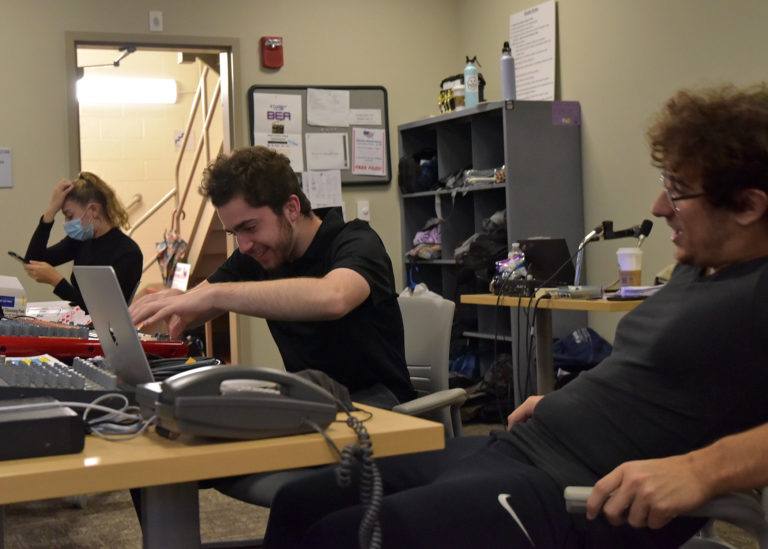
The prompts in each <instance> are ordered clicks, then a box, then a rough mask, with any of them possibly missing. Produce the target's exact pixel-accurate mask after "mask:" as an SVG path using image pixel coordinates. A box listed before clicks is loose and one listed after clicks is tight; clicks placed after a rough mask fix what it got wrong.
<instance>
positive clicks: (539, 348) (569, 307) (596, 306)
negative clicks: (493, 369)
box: [461, 294, 642, 405]
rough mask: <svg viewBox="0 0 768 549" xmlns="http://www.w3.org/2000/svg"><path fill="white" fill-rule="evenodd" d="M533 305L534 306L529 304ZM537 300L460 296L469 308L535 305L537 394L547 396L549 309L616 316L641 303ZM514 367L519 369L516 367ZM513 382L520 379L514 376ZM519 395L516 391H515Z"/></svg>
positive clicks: (550, 380)
mask: <svg viewBox="0 0 768 549" xmlns="http://www.w3.org/2000/svg"><path fill="white" fill-rule="evenodd" d="M532 302H533V303H532ZM535 302H536V299H534V298H530V297H514V296H503V297H502V298H501V300H499V296H497V295H494V294H465V295H462V296H461V303H468V304H471V305H492V306H496V305H499V306H502V307H528V306H530V307H533V306H534V305H535V306H536V310H537V312H536V322H535V325H534V330H535V334H536V392H537V393H538V394H543V393H548V392H549V391H551V390H552V389H554V387H555V367H554V359H553V352H552V310H554V309H559V310H563V311H596V312H604V313H616V312H626V311H631V310H632V309H634V308H635V307H637V306H638V305H639V304H640V303H642V300H640V299H637V300H634V299H633V300H623V301H608V300H607V299H567V298H554V299H540V300H538V305H536V304H535ZM515 367H516V368H517V367H519V366H518V365H515ZM515 379H519V378H518V377H517V376H515ZM515 393H516V395H518V391H517V390H516V391H515ZM520 400H521V398H520V396H519V395H518V396H516V397H515V405H518V404H520Z"/></svg>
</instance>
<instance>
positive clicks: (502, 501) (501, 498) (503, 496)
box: [499, 494, 536, 547]
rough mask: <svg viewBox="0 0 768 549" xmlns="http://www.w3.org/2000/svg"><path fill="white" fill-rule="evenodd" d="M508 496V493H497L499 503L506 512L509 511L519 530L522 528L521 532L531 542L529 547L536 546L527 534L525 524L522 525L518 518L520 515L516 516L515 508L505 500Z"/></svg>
mask: <svg viewBox="0 0 768 549" xmlns="http://www.w3.org/2000/svg"><path fill="white" fill-rule="evenodd" d="M508 497H509V494H499V505H501V506H502V507H503V508H504V509H505V510H506V511H507V513H509V514H510V515H511V516H512V518H513V519H514V521H515V522H516V523H517V525H518V526H519V527H520V530H522V531H523V534H525V537H526V538H528V541H529V542H530V543H531V547H536V544H535V543H533V540H532V539H531V536H530V535H529V534H528V530H526V529H525V526H523V523H522V521H521V520H520V517H518V516H517V513H515V510H514V509H512V506H511V505H510V504H509V502H508V501H507V498H508Z"/></svg>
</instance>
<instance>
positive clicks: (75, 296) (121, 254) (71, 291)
mask: <svg viewBox="0 0 768 549" xmlns="http://www.w3.org/2000/svg"><path fill="white" fill-rule="evenodd" d="M52 227H53V223H45V222H44V221H43V218H42V217H40V223H39V224H38V225H37V229H35V232H34V234H33V235H32V239H31V240H30V241H29V247H28V248H27V254H26V256H25V257H26V259H32V260H35V261H45V262H46V263H49V264H51V265H52V266H54V267H56V266H58V265H61V264H63V263H67V262H69V261H74V264H75V265H109V266H111V267H112V268H113V269H114V270H115V275H117V281H118V282H119V283H120V289H121V290H122V291H123V297H124V298H125V300H126V302H127V301H129V300H130V298H131V295H132V294H133V292H134V290H135V289H136V286H137V285H138V283H139V280H140V279H141V270H142V261H143V256H142V254H141V249H140V248H139V245H138V244H136V242H134V241H133V239H132V238H131V237H130V236H128V235H126V234H125V233H123V232H122V231H121V230H120V229H118V228H117V227H114V228H112V229H110V230H109V231H107V232H106V233H105V234H103V235H101V236H100V237H98V238H92V239H90V240H82V241H81V240H75V239H74V238H70V237H68V236H66V237H64V239H62V240H61V241H60V242H58V243H56V244H54V245H53V246H51V247H50V248H49V247H47V246H48V239H49V238H50V236H51V228H52ZM70 281H71V283H70V282H68V281H67V279H65V278H63V279H61V281H60V282H59V283H58V284H57V285H56V287H55V288H54V289H53V293H55V294H56V295H57V296H59V297H60V298H61V299H63V300H66V301H69V302H71V303H75V304H76V305H79V306H80V308H82V309H83V310H84V311H87V310H88V309H87V308H86V306H85V301H83V296H82V295H81V294H80V289H79V288H78V286H77V280H76V279H75V275H74V273H73V274H72V276H71V277H70Z"/></svg>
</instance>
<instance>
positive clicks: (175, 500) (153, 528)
mask: <svg viewBox="0 0 768 549" xmlns="http://www.w3.org/2000/svg"><path fill="white" fill-rule="evenodd" d="M197 491H198V488H197V482H184V483H180V484H167V485H164V486H149V487H146V488H142V489H141V531H142V535H143V537H144V544H143V547H144V549H192V548H195V547H200V509H199V501H198V493H197Z"/></svg>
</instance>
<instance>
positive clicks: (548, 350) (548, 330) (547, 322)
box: [535, 309, 555, 395]
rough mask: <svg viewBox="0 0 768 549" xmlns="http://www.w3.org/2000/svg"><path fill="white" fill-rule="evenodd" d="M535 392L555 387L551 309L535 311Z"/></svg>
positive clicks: (546, 390)
mask: <svg viewBox="0 0 768 549" xmlns="http://www.w3.org/2000/svg"><path fill="white" fill-rule="evenodd" d="M535 329H536V393H537V394H540V395H543V394H545V393H549V392H551V391H552V390H553V389H554V388H555V366H554V364H555V361H554V358H553V353H552V310H551V309H538V310H537V311H536V328H535Z"/></svg>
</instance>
